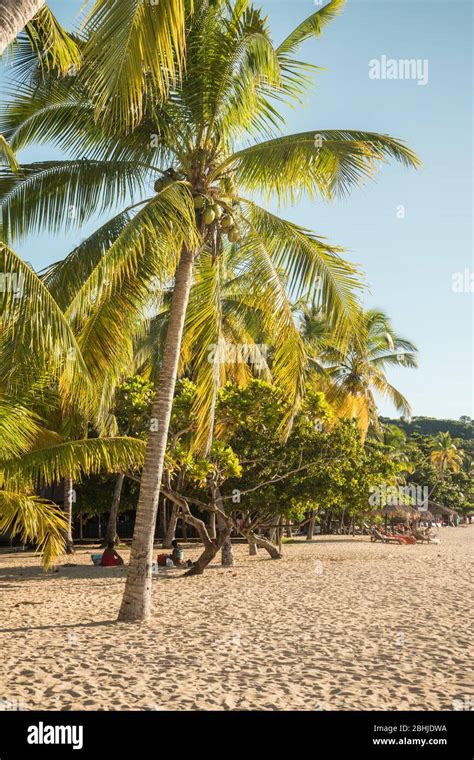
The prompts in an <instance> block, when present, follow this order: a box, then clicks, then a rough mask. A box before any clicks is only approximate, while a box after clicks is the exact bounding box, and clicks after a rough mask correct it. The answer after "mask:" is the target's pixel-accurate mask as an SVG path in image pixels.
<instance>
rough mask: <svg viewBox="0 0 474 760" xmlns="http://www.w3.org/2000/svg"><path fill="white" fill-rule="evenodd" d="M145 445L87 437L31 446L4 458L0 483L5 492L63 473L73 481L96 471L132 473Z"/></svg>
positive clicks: (58, 477)
mask: <svg viewBox="0 0 474 760" xmlns="http://www.w3.org/2000/svg"><path fill="white" fill-rule="evenodd" d="M145 448H146V444H145V442H144V441H141V440H139V439H138V438H126V437H118V438H88V439H86V440H81V441H66V442H64V443H60V444H58V445H56V446H48V447H47V448H44V449H35V450H34V451H30V452H28V453H26V454H23V455H22V456H21V457H18V458H15V459H10V460H7V461H4V462H3V463H2V464H1V468H0V483H1V486H2V487H4V488H5V489H6V490H9V491H20V490H29V489H34V488H37V487H38V485H51V484H53V483H59V482H60V480H61V479H62V478H64V477H66V476H69V477H72V478H73V480H74V481H79V480H81V478H82V477H84V476H85V475H93V474H97V473H100V472H102V473H114V472H123V471H125V472H126V471H130V472H136V471H137V470H139V469H140V467H141V466H142V465H143V457H144V452H145Z"/></svg>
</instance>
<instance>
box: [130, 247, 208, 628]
mask: <svg viewBox="0 0 474 760" xmlns="http://www.w3.org/2000/svg"><path fill="white" fill-rule="evenodd" d="M193 262H194V256H193V254H192V252H191V251H188V250H187V249H186V248H183V250H182V253H181V258H180V261H179V264H178V267H177V269H176V277H175V286H174V292H173V297H172V300H171V308H170V316H169V323H168V330H167V334H166V341H165V346H164V354H163V365H162V369H161V372H160V377H159V381H158V390H157V393H156V396H155V400H154V402H153V406H152V410H151V420H150V430H149V433H148V442H147V447H146V453H145V462H144V465H143V472H142V477H141V481H140V495H139V497H138V506H137V514H136V519H135V528H134V531H133V539H132V548H131V552H130V564H129V568H128V573H127V581H126V584H125V592H124V595H123V599H122V605H121V608H120V612H119V618H118V619H119V620H130V621H132V620H134V621H135V620H137V621H138V620H147V619H148V618H149V617H150V614H151V583H152V575H151V565H152V561H153V537H154V535H155V523H156V513H157V509H158V499H159V496H160V488H161V478H162V475H163V462H164V458H165V451H166V443H167V440H168V429H169V424H170V418H171V409H172V405H173V395H174V390H175V386H176V376H177V373H178V361H179V353H180V349H181V340H182V336H183V328H184V320H185V316H186V310H187V307H188V300H189V293H190V290H191V284H192V279H193Z"/></svg>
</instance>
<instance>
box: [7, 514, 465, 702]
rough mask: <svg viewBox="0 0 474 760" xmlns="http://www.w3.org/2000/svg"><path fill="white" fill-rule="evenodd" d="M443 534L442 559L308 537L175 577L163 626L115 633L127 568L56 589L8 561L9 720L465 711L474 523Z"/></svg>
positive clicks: (75, 576)
mask: <svg viewBox="0 0 474 760" xmlns="http://www.w3.org/2000/svg"><path fill="white" fill-rule="evenodd" d="M440 535H441V544H440V545H423V546H421V545H416V546H398V545H382V544H378V543H377V544H373V543H371V542H370V539H369V538H368V537H365V536H357V537H355V538H352V537H347V536H321V537H319V538H316V539H315V540H314V541H313V542H312V543H306V542H305V541H304V540H301V539H300V540H297V541H295V542H294V543H288V544H285V546H284V555H285V556H284V558H283V559H282V560H279V561H272V560H270V559H269V558H268V555H267V554H266V553H264V552H263V551H259V554H258V556H257V557H249V556H248V553H247V547H246V546H244V545H239V546H237V547H235V555H236V565H235V567H234V568H231V569H229V568H225V569H224V568H221V567H219V566H214V567H211V568H209V570H208V571H207V572H206V573H205V575H204V576H201V577H196V578H183V577H182V575H183V572H182V571H181V570H178V569H176V570H163V571H161V572H160V575H159V576H158V577H156V578H155V579H154V612H153V620H152V623H151V625H149V626H143V625H137V624H124V623H121V624H115V623H114V619H115V617H116V614H117V612H118V608H119V604H120V599H121V595H122V591H123V585H124V577H125V568H96V567H93V566H92V565H91V564H90V549H87V550H86V549H79V550H78V551H77V552H76V554H75V556H74V557H73V558H72V559H71V558H69V557H68V558H67V559H65V560H64V563H63V564H62V565H60V566H59V572H58V573H51V574H48V575H44V574H43V572H42V570H41V568H40V566H39V561H38V558H36V557H34V556H33V555H30V554H27V553H12V552H8V551H7V550H2V553H1V554H0V608H1V621H2V622H1V626H0V646H1V652H2V657H1V668H0V700H2V701H3V708H4V709H5V708H8V709H12V708H14V707H21V708H22V709H46V710H70V709H89V710H95V709H101V710H104V709H105V710H222V709H225V710H234V709H237V710H249V709H251V710H285V709H289V710H339V709H341V710H433V709H439V710H452V709H453V707H454V706H453V700H462V701H463V703H464V702H466V700H471V703H472V702H473V700H474V686H473V678H472V636H471V632H472V619H470V611H471V610H472V605H471V595H472V588H471V582H472V566H471V567H469V565H470V563H471V562H472V545H473V539H474V525H473V526H468V527H459V528H455V529H454V528H445V529H442V530H441V531H440ZM157 551H158V550H157ZM198 551H199V549H198V547H193V548H190V549H186V556H187V557H191V558H193V557H195V556H197V554H198ZM122 554H123V556H124V557H125V558H127V551H124V552H122ZM67 562H73V563H74V564H76V565H77V566H76V567H66V566H65V564H66V563H67ZM456 704H459V703H456V702H454V705H456ZM1 705H2V702H1V701H0V706H1ZM471 709H472V707H471Z"/></svg>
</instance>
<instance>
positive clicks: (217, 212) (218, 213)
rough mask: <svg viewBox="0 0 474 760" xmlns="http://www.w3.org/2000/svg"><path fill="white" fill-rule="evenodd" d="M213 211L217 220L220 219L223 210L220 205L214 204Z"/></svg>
mask: <svg viewBox="0 0 474 760" xmlns="http://www.w3.org/2000/svg"><path fill="white" fill-rule="evenodd" d="M212 210H213V211H214V213H215V215H216V219H220V218H221V216H222V208H221V207H220V206H219V204H218V203H214V205H213V207H212Z"/></svg>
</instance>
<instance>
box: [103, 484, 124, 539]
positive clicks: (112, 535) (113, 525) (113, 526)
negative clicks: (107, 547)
mask: <svg viewBox="0 0 474 760" xmlns="http://www.w3.org/2000/svg"><path fill="white" fill-rule="evenodd" d="M124 478H125V476H124V474H123V473H121V472H120V473H119V474H118V475H117V480H116V481H115V488H114V495H113V498H112V506H111V508H110V514H109V522H108V523H107V530H106V532H105V539H104V542H105V543H107V544H109V543H111V542H112V541H115V539H116V538H117V517H118V512H119V507H120V497H121V495H122V486H123V481H124Z"/></svg>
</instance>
